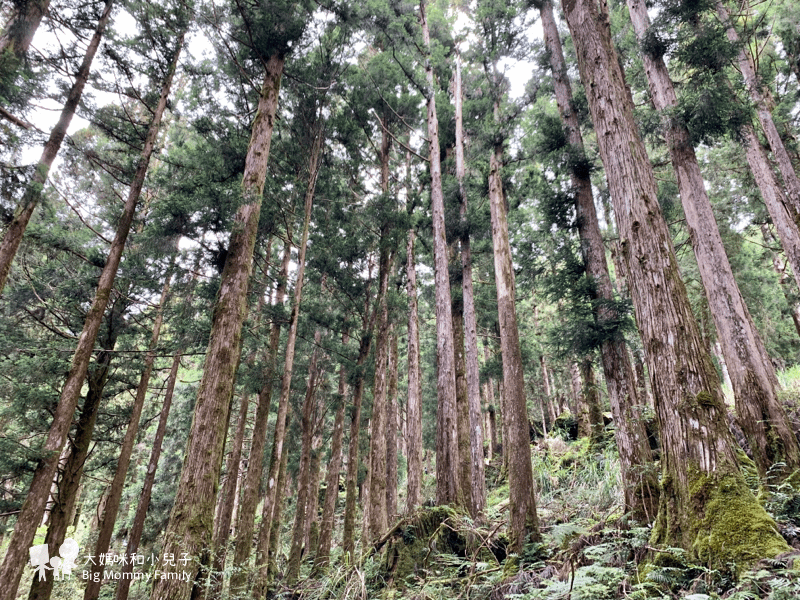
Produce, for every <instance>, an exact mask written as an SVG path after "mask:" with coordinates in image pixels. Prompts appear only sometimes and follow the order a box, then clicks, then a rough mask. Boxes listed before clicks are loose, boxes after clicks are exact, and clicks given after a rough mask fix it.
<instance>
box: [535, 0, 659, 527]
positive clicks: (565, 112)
mask: <svg viewBox="0 0 800 600" xmlns="http://www.w3.org/2000/svg"><path fill="white" fill-rule="evenodd" d="M540 11H541V16H542V29H543V31H544V36H545V45H546V47H547V49H548V51H549V56H550V66H551V69H552V73H553V82H554V88H555V92H556V103H557V105H558V109H559V113H560V115H561V119H562V122H563V123H564V125H565V127H566V129H567V135H568V140H569V143H570V145H572V147H573V148H574V149H575V150H577V152H578V153H579V154H580V155H581V156H584V155H585V151H584V145H583V137H582V135H581V130H580V122H579V120H578V114H577V111H576V110H575V107H574V105H573V95H572V86H571V85H570V82H569V77H568V75H567V68H566V61H565V60H564V55H563V51H562V47H561V40H560V37H559V34H558V27H557V26H556V21H555V18H554V16H553V5H552V3H551V2H549V1H546V2H544V3H543V4H542V7H541V9H540ZM571 180H572V186H573V188H574V190H575V209H576V216H577V221H578V235H579V236H580V239H581V252H582V255H583V260H584V263H585V265H586V270H587V273H588V274H589V276H590V277H591V278H592V281H593V283H594V287H595V293H596V297H597V298H600V299H602V300H607V301H611V300H613V299H614V290H613V287H612V284H611V276H610V273H609V269H608V263H607V262H606V256H605V246H604V244H603V238H602V234H601V232H600V223H599V221H598V218H597V211H596V208H595V204H594V197H593V193H592V183H591V179H590V174H589V172H588V170H586V169H579V168H573V169H572V172H571ZM595 318H596V319H597V320H598V321H599V322H603V321H608V320H613V319H616V318H617V315H616V314H615V312H614V311H612V310H611V309H610V308H609V307H608V305H606V306H603V305H602V304H600V303H598V304H597V308H596V310H595ZM601 357H602V363H603V374H604V376H605V379H606V386H607V389H608V397H609V404H610V407H611V414H612V416H613V418H614V425H615V436H616V442H617V448H618V449H619V456H620V468H621V471H622V480H623V486H624V497H625V507H626V509H627V510H628V511H630V512H631V513H632V515H633V516H634V518H636V519H637V520H638V521H640V522H650V521H652V519H653V518H654V517H655V513H656V508H657V506H658V480H657V478H656V474H655V472H654V471H653V469H652V465H653V456H652V452H651V451H650V446H649V444H648V442H647V432H646V431H645V428H644V423H643V421H642V419H641V411H642V408H643V405H644V404H645V399H644V398H643V397H642V396H641V395H640V394H639V393H638V389H637V387H636V378H635V375H634V372H633V368H632V366H631V361H630V358H629V356H628V352H627V348H626V347H625V342H624V340H622V339H609V340H605V341H604V342H603V344H602V346H601ZM542 371H543V372H544V373H545V376H544V378H545V384H546V387H548V388H549V382H548V377H547V368H546V365H545V364H544V357H542ZM547 395H548V396H550V393H549V392H548V393H547ZM551 405H552V403H551ZM596 418H597V417H596V416H595V419H596Z"/></svg>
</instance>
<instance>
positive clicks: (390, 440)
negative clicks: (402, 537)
mask: <svg viewBox="0 0 800 600" xmlns="http://www.w3.org/2000/svg"><path fill="white" fill-rule="evenodd" d="M389 336H390V338H389V364H388V367H387V368H388V370H389V388H388V390H387V402H386V408H387V412H386V415H387V419H386V516H387V519H388V523H387V526H388V524H389V523H391V522H392V521H393V520H394V518H395V517H396V516H397V514H398V512H397V483H398V482H397V432H398V430H399V428H398V420H397V380H398V368H399V365H398V364H397V358H398V356H397V352H398V349H397V343H398V342H397V334H396V333H395V331H394V324H392V326H391V327H390V332H389Z"/></svg>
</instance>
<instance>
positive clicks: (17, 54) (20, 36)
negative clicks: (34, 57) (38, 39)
mask: <svg viewBox="0 0 800 600" xmlns="http://www.w3.org/2000/svg"><path fill="white" fill-rule="evenodd" d="M14 4H15V7H16V10H15V11H14V12H13V13H11V18H10V19H9V20H8V22H7V23H6V26H5V27H4V28H3V33H2V35H0V64H1V65H2V68H3V69H4V70H5V69H7V67H8V66H12V67H16V66H18V65H19V64H21V63H22V61H23V60H24V59H25V53H26V52H28V48H29V47H30V45H31V42H32V41H33V36H34V34H35V33H36V30H37V29H38V28H39V24H40V23H41V22H42V17H44V15H45V13H46V12H47V9H48V7H49V6H50V0H32V1H29V2H18V3H14ZM6 53H9V56H10V57H13V64H12V65H8V63H7V62H6V61H8V60H9V58H8V57H6V56H3V55H4V54H6ZM12 75H13V72H9V71H7V70H6V71H5V72H3V71H0V80H2V79H6V78H9V77H11V76H12Z"/></svg>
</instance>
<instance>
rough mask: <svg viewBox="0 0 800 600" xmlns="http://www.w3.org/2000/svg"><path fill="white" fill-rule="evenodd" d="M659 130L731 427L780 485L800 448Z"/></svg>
mask: <svg viewBox="0 0 800 600" xmlns="http://www.w3.org/2000/svg"><path fill="white" fill-rule="evenodd" d="M628 9H629V11H630V14H631V19H632V21H633V26H634V30H635V31H636V35H637V36H638V37H639V39H640V40H641V39H642V38H643V37H644V36H645V35H646V33H647V29H648V28H649V26H650V18H649V16H648V14H647V8H646V6H645V3H644V0H628ZM643 60H644V65H645V73H646V74H647V80H648V82H649V85H650V95H651V97H652V99H653V103H654V104H655V107H656V109H657V110H659V111H662V112H663V111H668V110H670V109H672V108H674V107H675V106H677V103H678V100H677V96H676V94H675V90H674V88H673V85H672V80H671V79H670V77H669V73H668V72H667V67H666V65H665V64H664V60H663V59H662V58H658V59H656V58H654V57H651V56H649V55H647V54H646V53H645V54H644V55H643ZM740 62H741V61H740ZM770 122H771V119H770ZM666 125H667V126H666V137H667V144H668V146H669V151H670V157H671V159H672V165H673V168H674V169H675V175H676V177H677V180H678V189H679V191H680V196H681V202H682V203H683V209H684V214H685V216H686V224H687V227H688V229H689V237H690V239H691V242H692V248H693V249H694V253H695V257H696V258H697V266H698V269H699V271H700V277H701V279H702V281H703V287H704V289H705V293H706V298H707V299H708V306H709V312H710V313H711V316H712V317H713V319H714V325H715V327H716V329H717V339H718V340H719V343H720V345H721V346H722V354H723V356H724V357H725V361H726V363H727V365H728V368H729V373H730V376H731V384H732V386H733V394H734V398H735V399H736V411H737V413H738V416H739V423H740V425H741V427H742V430H743V431H744V433H745V435H746V436H747V441H748V443H749V444H750V448H751V450H752V451H753V457H754V459H755V463H756V465H757V466H758V470H759V473H760V474H761V476H762V477H763V476H764V475H766V473H767V472H768V471H769V470H770V468H771V467H772V465H773V464H775V463H784V464H785V467H784V468H783V469H781V473H782V474H783V476H784V477H785V476H788V475H791V473H792V472H794V471H795V470H796V469H797V468H798V467H800V446H798V443H797V440H796V438H795V436H794V433H793V432H792V430H791V428H790V427H789V425H788V421H787V419H786V414H785V412H784V410H783V407H782V406H781V405H780V403H779V402H778V398H777V388H778V378H777V376H776V375H775V370H774V368H773V367H772V362H771V361H770V359H769V356H768V355H767V350H766V348H765V347H764V342H763V341H762V340H761V336H760V335H759V334H758V331H757V330H756V328H755V325H754V324H753V319H752V317H751V316H750V311H749V310H748V309H747V306H746V305H745V303H744V299H743V298H742V294H741V293H740V291H739V286H738V285H737V284H736V280H735V279H734V277H733V269H732V268H731V265H730V262H729V261H728V257H727V256H726V254H725V248H724V246H723V244H722V237H721V236H720V233H719V229H718V228H717V224H716V220H715V218H714V211H713V209H712V207H711V202H710V200H709V199H708V195H707V194H706V190H705V185H704V182H703V175H702V173H701V171H700V166H699V165H698V163H697V157H696V156H695V153H694V148H693V147H692V145H691V140H690V137H689V131H688V130H687V129H686V127H685V126H682V125H681V124H680V123H678V122H676V121H675V120H674V119H673V120H668V121H667V123H666ZM773 127H774V125H773Z"/></svg>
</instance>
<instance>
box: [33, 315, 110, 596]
mask: <svg viewBox="0 0 800 600" xmlns="http://www.w3.org/2000/svg"><path fill="white" fill-rule="evenodd" d="M121 307H122V303H121V302H118V303H116V304H115V306H114V307H113V308H112V314H111V315H109V339H108V340H106V343H105V344H104V346H105V349H104V350H101V351H100V352H99V353H98V356H97V359H96V361H95V367H94V368H93V369H92V371H91V372H90V373H89V376H88V382H87V383H88V390H87V393H86V399H85V400H84V401H83V407H82V408H81V414H80V417H79V419H78V423H77V425H76V427H75V435H74V437H73V438H72V439H71V440H70V441H69V455H68V457H67V460H66V462H65V463H64V465H63V468H62V469H61V473H60V477H59V479H58V484H57V489H58V494H57V495H56V497H55V499H54V502H53V505H52V507H51V508H50V518H49V521H48V527H47V534H46V536H45V539H44V543H45V544H47V547H48V548H50V549H55V548H58V547H59V546H61V544H62V543H63V542H64V538H65V536H66V534H67V529H68V528H69V526H70V525H71V524H72V519H71V517H72V515H73V514H74V512H75V507H76V505H77V502H78V495H79V493H78V492H79V488H80V486H81V479H82V478H83V466H84V464H85V463H86V459H87V457H88V456H89V447H90V446H91V443H92V435H93V434H94V426H95V423H96V422H97V413H98V411H99V409H100V403H101V402H102V400H103V391H104V390H105V386H106V383H107V382H108V376H109V374H110V372H111V359H112V358H113V356H114V354H113V350H114V346H115V345H116V341H117V337H118V335H119V333H120V329H121V327H120V326H119V325H120V323H119V316H120V315H119V312H121V310H120V309H121ZM54 583H55V579H54V578H53V577H52V576H50V577H46V578H45V579H40V578H39V577H37V576H35V575H34V577H33V581H32V582H31V589H30V593H29V594H28V600H48V599H49V598H50V595H51V594H52V592H53V584H54Z"/></svg>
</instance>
